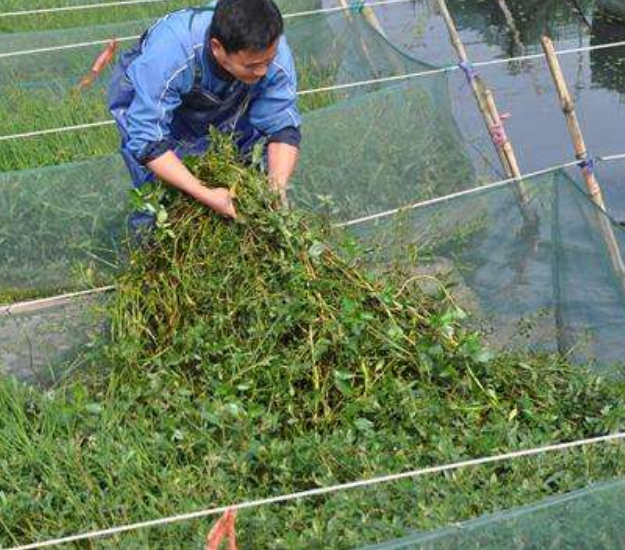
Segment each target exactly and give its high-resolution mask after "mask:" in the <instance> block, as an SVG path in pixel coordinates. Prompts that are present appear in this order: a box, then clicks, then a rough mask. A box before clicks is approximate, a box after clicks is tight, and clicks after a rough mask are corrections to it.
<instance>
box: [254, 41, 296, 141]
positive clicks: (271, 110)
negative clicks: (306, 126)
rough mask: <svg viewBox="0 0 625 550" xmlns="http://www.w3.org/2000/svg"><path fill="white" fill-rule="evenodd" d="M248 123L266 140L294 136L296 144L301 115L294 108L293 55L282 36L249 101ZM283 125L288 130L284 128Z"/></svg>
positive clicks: (294, 75) (294, 77)
mask: <svg viewBox="0 0 625 550" xmlns="http://www.w3.org/2000/svg"><path fill="white" fill-rule="evenodd" d="M250 123H251V124H252V126H254V127H255V128H256V129H257V130H258V131H259V132H261V133H262V134H264V135H265V136H267V137H268V138H269V141H282V140H283V136H288V137H289V138H292V137H294V136H295V137H296V140H295V143H294V144H297V145H299V128H300V126H301V116H300V113H299V110H298V108H297V76H296V73H295V64H294V62H293V56H292V55H291V52H290V50H289V47H288V46H287V44H286V41H285V39H284V38H282V39H281V43H280V45H279V49H278V55H277V56H276V59H275V60H274V61H273V62H272V64H271V66H270V70H269V72H268V74H267V76H266V77H265V81H264V82H263V84H262V86H261V88H260V90H259V94H258V95H257V97H256V98H255V99H254V100H253V101H252V104H251V105H250ZM287 128H291V129H292V130H289V131H287V132H284V130H286V129H287ZM274 136H275V139H272V138H273V137H274ZM289 141H293V140H292V139H290V140H289Z"/></svg>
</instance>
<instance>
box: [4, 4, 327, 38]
mask: <svg viewBox="0 0 625 550" xmlns="http://www.w3.org/2000/svg"><path fill="white" fill-rule="evenodd" d="M109 3H114V1H113V2H112V1H111V0H45V1H44V0H38V1H37V2H31V1H29V2H28V3H26V2H24V0H3V3H2V6H1V7H0V44H1V43H2V41H3V40H4V39H7V38H8V36H7V35H9V34H14V35H15V34H18V33H24V32H30V33H31V34H33V39H34V40H35V41H37V40H38V39H39V38H40V37H41V38H43V39H44V40H45V34H43V33H41V34H40V31H41V29H47V30H49V29H58V30H59V31H61V32H60V33H59V35H60V36H63V32H65V31H68V36H70V35H72V33H75V32H76V31H75V30H73V29H74V28H75V27H81V28H82V32H83V34H82V37H83V38H82V39H79V41H84V40H89V29H88V27H87V26H88V25H97V24H101V23H111V22H114V21H129V20H131V19H139V18H141V17H160V16H162V15H164V14H166V13H169V12H172V11H175V10H177V9H182V8H187V7H189V6H196V5H197V6H202V5H206V4H208V3H209V2H208V1H202V0H199V1H196V2H189V1H187V0H160V1H155V2H145V3H137V4H125V5H124V3H123V0H122V1H121V2H120V5H112V6H105V7H104V6H103V7H100V8H90V9H75V10H62V11H56V12H47V13H39V14H21V15H13V16H11V17H6V16H5V17H2V14H3V13H12V12H18V11H28V10H37V9H54V8H60V7H78V6H84V5H98V4H109ZM277 4H278V5H279V6H280V7H281V8H282V9H283V10H284V11H285V12H286V13H289V12H294V11H300V10H312V9H315V8H317V7H318V6H319V0H281V1H280V0H279V1H278V2H277ZM3 34H4V36H2V35H3ZM30 47H33V46H30Z"/></svg>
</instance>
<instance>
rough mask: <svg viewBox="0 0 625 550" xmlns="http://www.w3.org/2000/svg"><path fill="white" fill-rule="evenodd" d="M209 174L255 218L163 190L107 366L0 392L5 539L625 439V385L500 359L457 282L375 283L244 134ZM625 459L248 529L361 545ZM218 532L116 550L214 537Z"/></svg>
mask: <svg viewBox="0 0 625 550" xmlns="http://www.w3.org/2000/svg"><path fill="white" fill-rule="evenodd" d="M190 166H191V167H192V169H193V170H194V171H195V172H196V174H197V175H198V176H199V177H201V178H202V180H203V181H205V182H206V183H207V184H208V185H210V186H227V187H229V188H234V189H235V190H236V194H237V200H236V204H237V208H238V211H239V219H238V220H237V221H225V220H223V219H222V218H220V217H219V216H217V215H215V214H212V213H210V212H208V211H207V210H206V209H205V208H204V207H202V206H201V205H199V204H197V203H195V202H193V201H191V200H189V199H187V198H184V197H182V196H174V197H173V198H172V197H169V202H168V205H167V207H166V208H165V207H163V206H161V205H162V199H163V195H164V194H165V193H164V192H163V191H162V190H161V189H159V188H158V187H156V188H153V189H151V190H150V191H149V192H147V193H144V194H143V195H142V196H141V203H142V204H143V206H144V207H145V208H151V209H154V211H155V212H156V214H157V216H158V228H157V229H156V231H155V232H154V233H153V234H152V235H151V236H150V237H145V238H144V240H143V241H142V246H141V248H139V249H135V250H134V252H133V253H132V256H131V261H130V265H129V268H128V270H127V271H126V272H125V273H124V274H123V275H121V276H120V277H119V280H118V281H117V284H118V291H117V293H116V295H115V297H113V298H112V299H111V303H109V304H108V305H107V306H106V307H107V311H108V313H109V315H110V322H109V325H108V331H109V333H110V334H109V336H110V338H108V339H107V341H106V342H104V343H102V342H100V343H96V344H94V346H93V349H92V352H91V355H90V356H89V358H88V359H89V361H90V363H91V365H92V368H91V369H88V371H86V372H85V373H84V375H82V376H81V378H80V379H74V380H72V381H67V382H65V383H64V384H63V385H61V386H59V387H56V388H52V389H50V390H47V391H45V392H44V391H41V390H39V389H36V388H32V387H31V388H29V387H25V386H22V385H19V384H18V383H17V382H15V381H11V380H7V379H3V380H0V410H2V411H3V413H2V415H0V545H2V546H9V545H12V544H17V543H25V542H30V541H36V540H43V539H46V538H49V537H53V536H58V535H62V534H70V533H74V532H77V531H84V530H89V529H95V528H98V527H105V526H110V525H114V524H123V523H128V522H134V521H139V520H143V519H148V518H153V517H157V516H162V515H169V514H177V513H181V512H187V511H191V510H195V509H198V508H204V507H210V506H214V505H221V504H227V503H233V502H238V501H243V500H246V499H252V498H259V497H265V496H270V495H277V494H283V493H288V492H291V491H298V490H303V489H307V488H312V487H318V486H325V485H329V484H333V483H337V482H346V481H351V480H354V479H359V478H367V477H371V476H375V475H381V474H387V473H390V472H398V471H403V470H407V469H412V468H418V467H424V466H430V465H434V464H440V463H446V462H452V461H456V460H460V459H464V458H468V457H477V456H483V455H490V454H497V453H502V452H505V451H508V450H511V449H518V448H527V447H531V446H535V445H541V444H546V443H548V442H553V441H563V440H572V439H576V438H581V437H586V436H591V435H597V434H603V433H607V432H610V431H613V430H617V429H619V428H620V427H622V425H623V420H624V418H623V410H625V409H624V408H623V405H624V398H623V395H624V394H623V385H622V384H621V383H620V382H614V381H611V382H609V383H608V382H606V381H604V380H602V379H600V378H597V377H595V376H593V375H591V374H590V373H588V372H587V371H585V370H584V369H581V368H578V367H574V366H572V365H571V364H569V363H568V362H567V361H565V360H563V359H559V358H557V357H554V356H520V355H493V354H492V353H490V352H489V351H488V350H486V349H485V348H484V347H483V345H482V344H481V341H480V337H479V335H478V334H475V333H473V332H471V331H470V330H468V329H467V328H466V327H465V322H466V321H465V319H464V317H465V314H464V313H463V312H462V310H460V309H459V308H458V307H457V306H456V305H455V304H454V303H453V300H452V299H451V298H449V297H448V296H447V294H446V293H445V291H444V290H441V293H440V295H435V296H432V295H426V294H424V293H423V292H422V291H421V290H420V289H419V286H418V285H417V284H416V283H415V281H414V280H410V279H406V277H405V276H404V275H403V274H402V273H400V272H396V273H395V272H392V273H390V274H387V275H385V276H384V277H382V276H373V275H370V274H368V272H367V269H366V267H365V265H364V263H363V260H362V259H361V258H362V252H361V251H358V249H357V247H355V245H353V244H352V243H350V241H349V240H346V239H345V238H344V237H342V236H340V235H337V234H335V233H334V232H333V231H331V230H330V229H328V227H327V226H326V225H325V223H324V222H323V221H322V220H317V219H311V218H310V216H308V215H305V214H303V213H302V212H298V211H287V210H284V209H282V208H279V207H278V206H277V205H276V199H275V196H274V195H273V194H272V193H271V192H270V191H268V190H267V182H266V179H265V177H264V176H263V174H262V173H261V172H260V171H258V170H257V169H256V168H255V167H254V166H252V167H246V166H244V165H242V164H241V163H239V162H238V161H237V158H236V153H235V151H234V148H233V146H232V145H231V144H229V143H228V142H220V143H219V144H217V145H216V147H215V149H214V150H213V152H211V153H209V154H208V155H206V156H205V157H204V158H202V159H199V160H195V161H193V162H191V163H190ZM166 202H167V201H166ZM330 243H334V244H330ZM336 243H339V244H336ZM623 458H624V457H623V449H622V447H621V446H618V445H615V446H597V447H590V448H588V449H587V450H584V451H583V452H582V451H577V452H570V453H554V454H549V455H545V456H542V457H540V458H538V457H535V458H532V459H519V460H517V461H508V462H504V463H501V464H495V465H490V466H484V467H481V468H472V469H471V468H467V469H464V470H461V471H458V472H456V473H454V474H450V475H448V476H429V477H426V478H420V479H418V480H409V481H404V482H400V483H393V484H388V485H383V486H378V487H375V488H370V489H363V490H357V491H351V492H350V491H348V492H344V493H340V494H337V495H334V496H327V497H320V498H315V499H304V500H301V501H294V502H290V503H288V504H281V505H276V506H273V507H271V506H268V507H264V508H261V509H258V510H253V511H250V512H248V513H244V512H242V513H241V514H240V515H239V519H238V535H239V539H240V542H241V546H242V547H244V548H247V547H249V548H303V547H310V546H312V547H314V548H317V547H319V548H323V547H333V548H344V547H353V546H355V545H358V544H362V543H365V542H375V541H381V540H385V539H388V538H391V537H394V536H398V535H402V534H405V533H406V531H407V530H409V529H430V528H434V527H437V526H441V525H446V524H448V523H450V522H452V521H459V520H462V519H466V518H469V517H474V516H477V515H481V514H483V513H486V512H490V511H493V510H497V509H502V508H508V507H511V506H515V505H518V504H522V503H528V502H534V501H536V500H538V499H540V498H541V497H543V496H545V495H549V494H555V493H560V492H563V491H566V490H570V489H573V488H578V487H581V486H584V485H586V484H587V483H589V482H591V481H593V480H599V479H606V478H610V477H612V476H615V475H618V474H620V473H621V472H622V470H623V467H622V465H623ZM210 524H211V521H210V520H204V521H193V522H183V523H180V524H177V525H174V526H169V527H167V528H159V529H146V530H142V531H139V532H137V533H129V534H126V535H120V537H119V539H117V540H114V541H112V542H111V541H108V543H111V544H112V543H114V544H118V545H124V546H126V547H132V546H133V545H135V546H137V547H140V546H150V547H154V548H159V547H163V548H170V547H181V546H184V547H189V546H191V547H193V546H194V545H195V546H197V547H199V546H200V545H201V541H202V539H203V537H204V536H205V534H206V533H207V531H208V529H209V528H210ZM108 543H107V544H108Z"/></svg>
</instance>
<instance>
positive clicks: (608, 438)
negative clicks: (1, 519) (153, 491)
mask: <svg viewBox="0 0 625 550" xmlns="http://www.w3.org/2000/svg"><path fill="white" fill-rule="evenodd" d="M622 439H625V432H619V433H614V434H609V435H604V436H600V437H592V438H587V439H580V440H577V441H570V442H566V443H556V444H553V445H545V446H543V447H534V448H532V449H521V450H518V451H512V452H509V453H505V454H500V455H491V456H484V457H480V458H474V459H469V460H463V461H460V462H453V463H449V464H443V465H438V466H431V467H428V468H421V469H418V470H411V471H409V472H402V473H399V474H390V475H386V476H381V477H374V478H370V479H361V480H358V481H352V482H350V483H341V484H337V485H331V486H328V487H318V488H316V489H308V490H306V491H300V492H296V493H289V494H286V495H280V496H275V497H269V498H262V499H257V500H250V501H245V502H241V503H239V504H234V505H231V506H219V507H215V508H207V509H204V510H197V511H195V512H189V513H186V514H178V515H174V516H167V517H163V518H159V519H153V520H148V521H142V522H138V523H131V524H128V525H121V526H117V527H110V528H108V529H100V530H97V531H89V532H86V533H81V534H77V535H71V536H67V537H62V538H57V539H51V540H46V541H42V542H37V543H32V544H26V545H22V546H16V547H14V548H13V550H31V549H34V548H44V547H47V546H54V545H58V544H67V543H70V542H76V541H80V540H87V539H95V538H101V537H109V536H112V535H118V534H121V533H127V532H128V531H136V530H138V529H145V528H150V527H158V526H161V525H169V524H172V523H178V522H181V521H188V520H192V519H199V518H205V517H209V516H214V515H218V514H223V513H224V512H227V511H228V510H231V511H235V510H236V511H239V510H247V509H250V508H258V507H260V506H267V505H271V504H277V503H280V502H289V501H293V500H299V499H302V498H310V497H316V496H321V495H326V494H331V493H338V492H340V491H346V490H350V489H357V488H362V487H373V486H375V485H381V484H383V483H390V482H393V481H400V480H403V479H415V478H417V477H423V476H426V475H432V474H439V473H444V472H450V471H454V470H460V469H462V468H470V467H476V466H483V465H485V464H493V463H496V462H503V461H506V460H515V459H517V458H524V457H532V456H536V455H540V454H544V453H550V452H557V451H564V450H569V449H573V448H577V447H585V446H589V445H596V444H599V443H608V442H615V441H620V440H622Z"/></svg>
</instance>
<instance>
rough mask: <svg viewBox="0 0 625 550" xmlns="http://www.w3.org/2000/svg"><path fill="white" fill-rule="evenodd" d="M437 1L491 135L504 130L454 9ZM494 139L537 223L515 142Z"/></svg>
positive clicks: (528, 215)
mask: <svg viewBox="0 0 625 550" xmlns="http://www.w3.org/2000/svg"><path fill="white" fill-rule="evenodd" d="M437 2H438V8H439V11H440V12H441V15H442V16H443V19H444V20H445V25H446V26H447V31H448V32H449V38H450V40H451V43H452V46H453V47H454V49H455V50H456V53H457V55H458V59H459V60H460V63H461V66H463V67H464V68H465V71H466V72H467V79H468V82H469V85H470V86H471V91H472V92H473V96H474V97H475V101H476V102H477V106H478V109H479V110H480V113H481V114H482V119H483V120H484V124H485V125H486V130H487V131H488V133H489V135H491V136H492V134H493V131H496V130H503V125H502V118H501V116H500V114H499V111H498V109H497V106H496V104H495V101H494V98H493V95H492V92H491V91H490V90H489V89H488V87H487V86H486V84H485V83H484V81H483V80H482V79H481V78H480V77H479V76H478V75H475V74H471V73H470V70H471V69H470V67H469V56H468V54H467V51H466V49H465V47H464V44H463V43H462V38H461V37H460V33H458V30H457V29H456V24H455V23H454V20H453V18H452V17H451V13H450V12H449V9H448V7H447V2H446V0H437ZM492 141H493V146H494V147H495V150H496V151H497V155H498V156H499V162H500V163H501V166H502V167H503V169H504V172H505V173H506V176H507V177H509V178H516V179H518V180H519V181H518V182H517V183H516V185H515V186H514V187H515V194H516V196H517V202H518V205H519V209H520V211H521V214H522V216H523V219H524V220H525V221H526V222H527V223H528V224H531V225H536V224H537V223H538V218H537V216H536V213H535V212H533V211H532V209H531V208H530V206H529V198H528V194H527V190H526V189H525V187H524V185H523V183H522V182H521V179H522V175H521V171H520V169H519V163H518V161H517V158H516V154H515V152H514V147H513V145H512V143H511V142H510V140H508V139H507V138H506V139H504V140H502V141H501V142H500V143H495V140H492Z"/></svg>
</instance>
